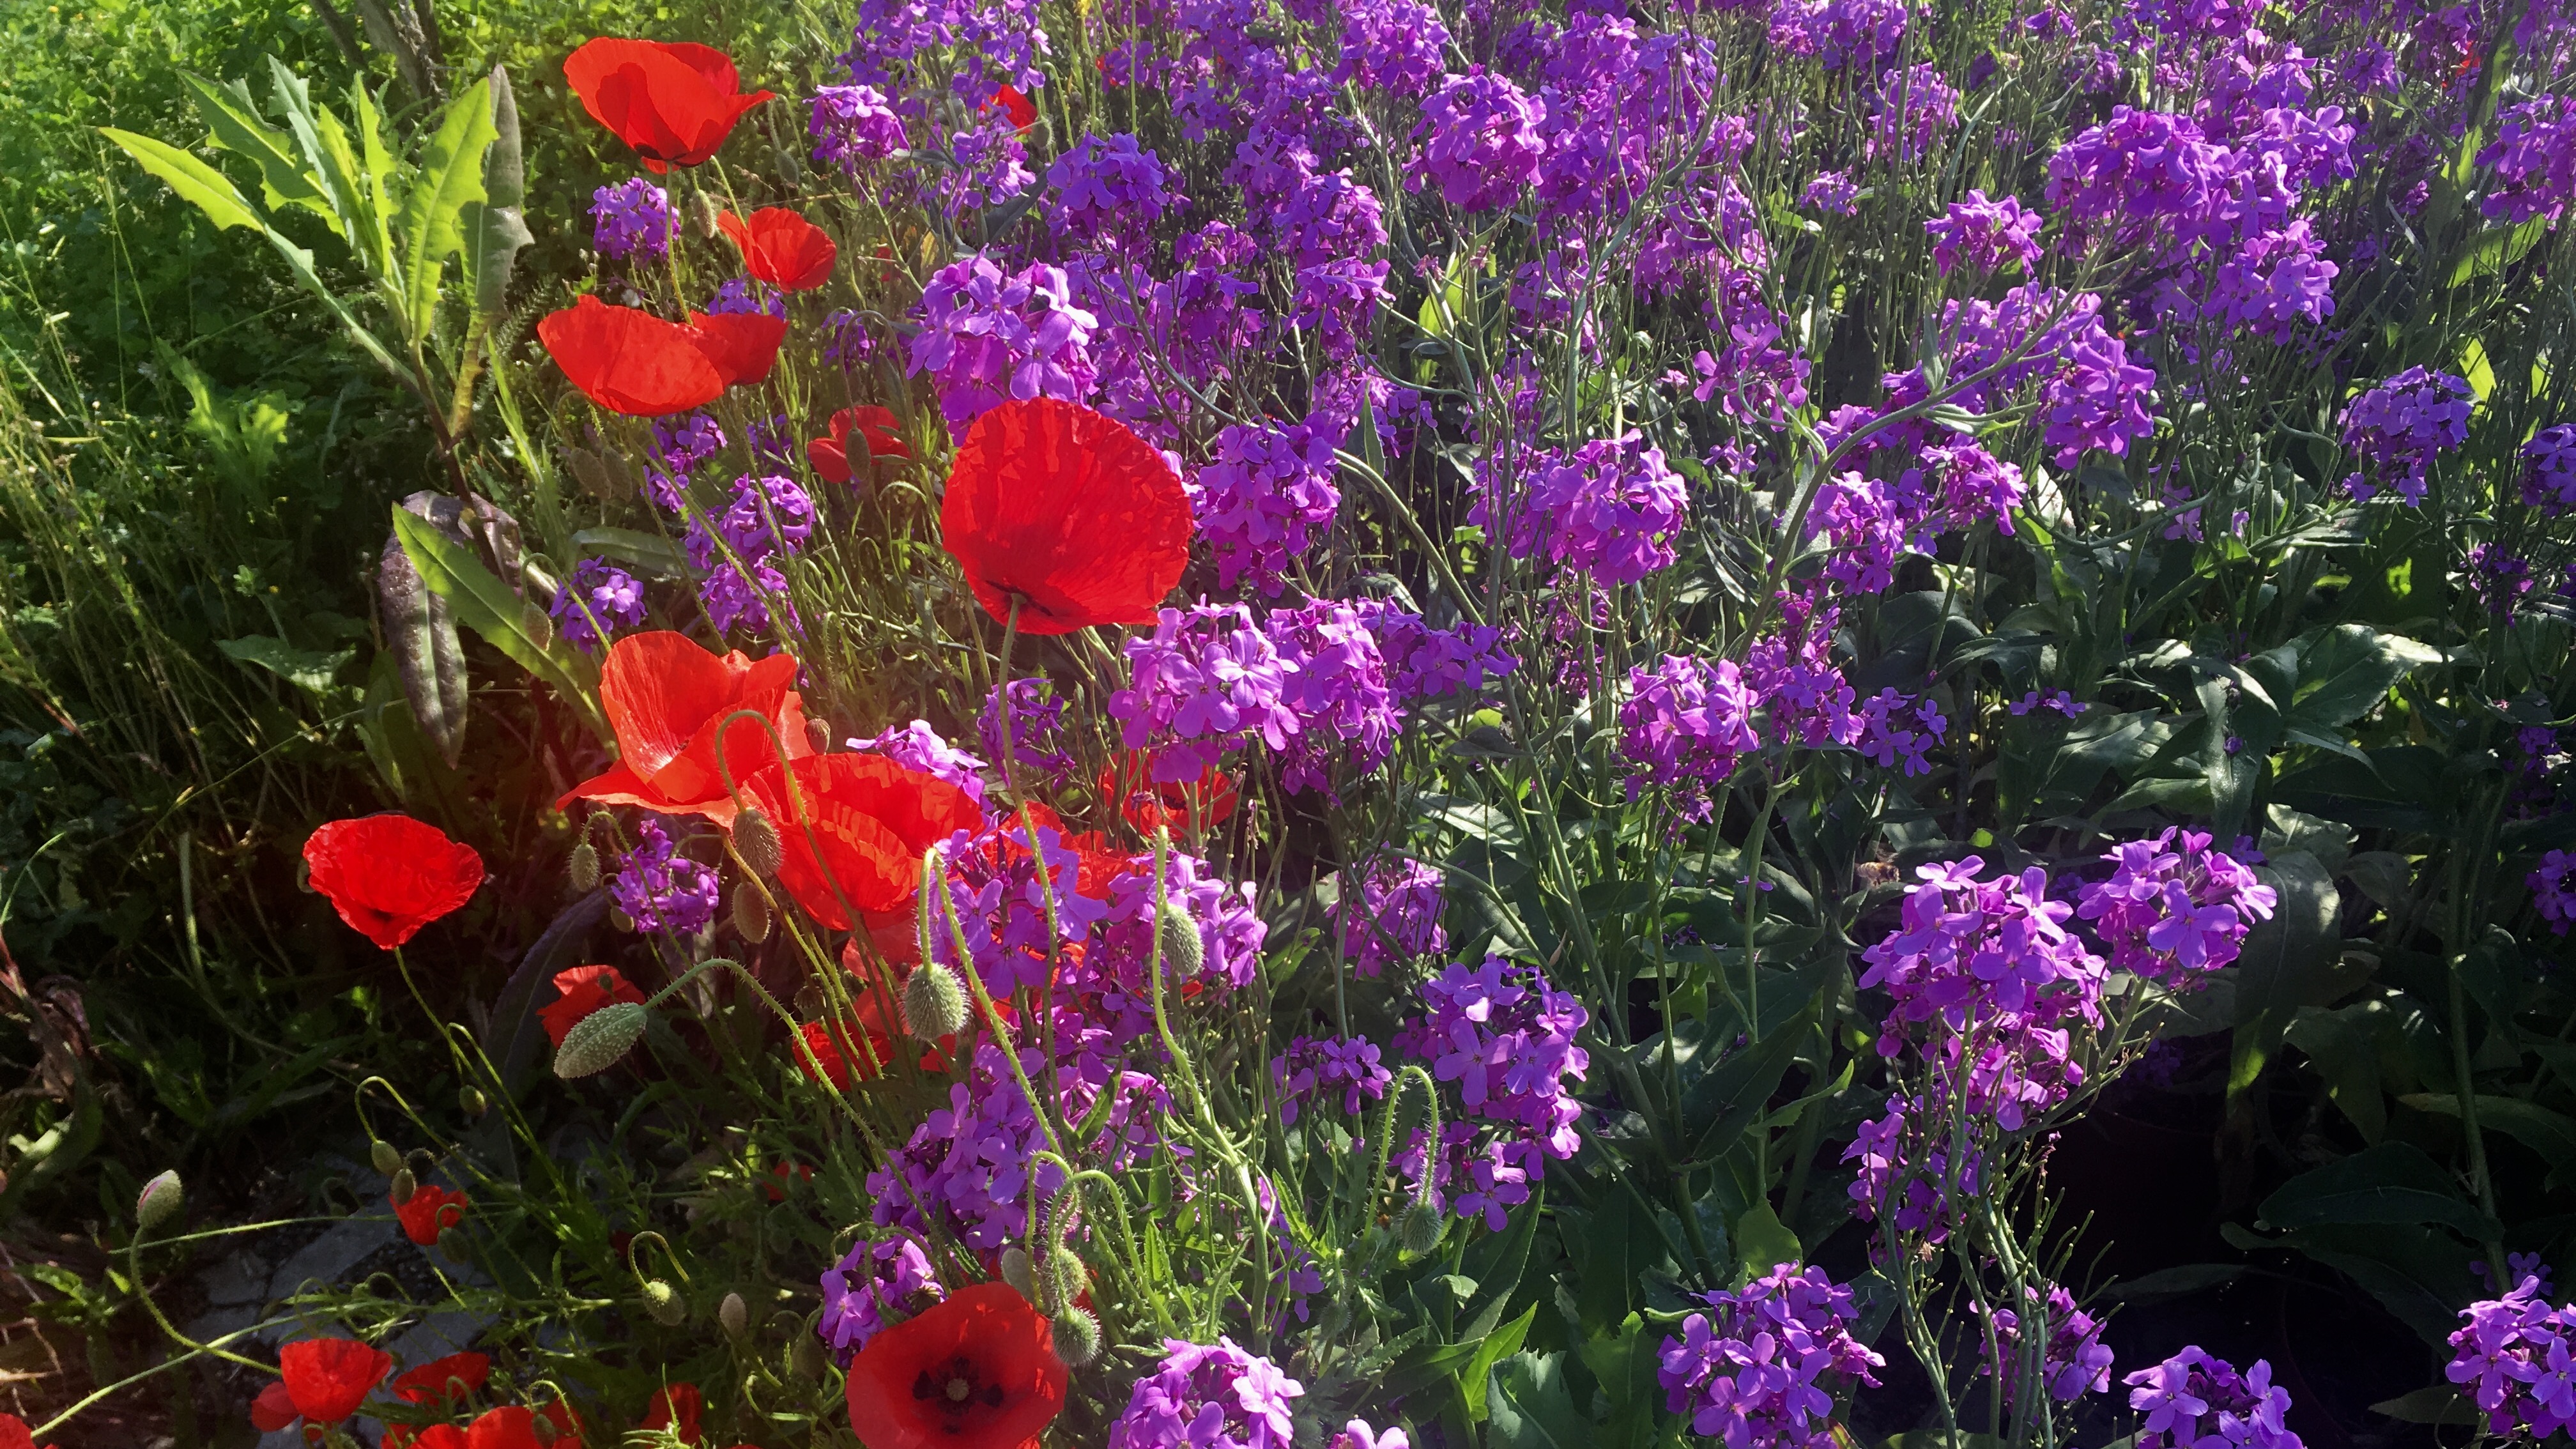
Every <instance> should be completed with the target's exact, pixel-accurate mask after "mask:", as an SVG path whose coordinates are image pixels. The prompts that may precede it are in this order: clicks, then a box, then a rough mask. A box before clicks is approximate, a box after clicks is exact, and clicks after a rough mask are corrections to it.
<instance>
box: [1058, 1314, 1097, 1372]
mask: <svg viewBox="0 0 2576 1449" xmlns="http://www.w3.org/2000/svg"><path fill="white" fill-rule="evenodd" d="M1054 1328H1055V1356H1056V1357H1057V1358H1060V1359H1062V1360H1064V1366H1065V1367H1066V1368H1080V1367H1082V1366H1083V1365H1084V1364H1087V1363H1089V1362H1091V1361H1092V1360H1093V1359H1095V1358H1098V1357H1100V1320H1099V1319H1097V1318H1094V1317H1092V1316H1091V1313H1090V1311H1089V1310H1088V1309H1082V1308H1075V1307H1073V1306H1071V1305H1070V1304H1068V1305H1066V1307H1065V1309H1064V1311H1063V1312H1061V1313H1058V1314H1057V1315H1056V1316H1055V1323H1054Z"/></svg>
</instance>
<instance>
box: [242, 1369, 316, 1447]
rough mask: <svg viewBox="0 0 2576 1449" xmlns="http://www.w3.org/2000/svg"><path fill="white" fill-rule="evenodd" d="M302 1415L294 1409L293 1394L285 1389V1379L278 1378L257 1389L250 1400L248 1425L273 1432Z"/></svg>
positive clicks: (265, 1432) (262, 1430) (264, 1431)
mask: <svg viewBox="0 0 2576 1449" xmlns="http://www.w3.org/2000/svg"><path fill="white" fill-rule="evenodd" d="M302 1417H304V1416H303V1415H301V1414H299V1413H297V1412H296V1411H295V1396H294V1395H293V1394H290V1393H288V1392H287V1391H286V1380H284V1379H279V1380H277V1381H276V1382H274V1383H272V1384H270V1385H269V1386H268V1387H267V1388H264V1389H262V1390H260V1391H259V1397H258V1398H256V1399H253V1400H251V1401H250V1426H251V1427H252V1428H254V1429H257V1430H258V1431H259V1432H261V1433H263V1434H274V1433H276V1432H277V1431H278V1430H280V1429H283V1428H285V1427H286V1426H287V1425H289V1424H292V1423H294V1422H295V1421H296V1420H297V1419H300V1418H302Z"/></svg>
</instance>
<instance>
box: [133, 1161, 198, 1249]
mask: <svg viewBox="0 0 2576 1449" xmlns="http://www.w3.org/2000/svg"><path fill="white" fill-rule="evenodd" d="M186 1205H187V1203H186V1194H185V1193H184V1192H183V1191H182V1190H181V1188H180V1186H179V1173H178V1171H177V1169H175V1168H165V1169H163V1170H162V1171H160V1172H156V1173H154V1174H153V1175H152V1180H151V1181H150V1182H147V1183H145V1184H143V1191H141V1192H140V1193H137V1194H136V1195H135V1198H134V1235H135V1236H136V1237H138V1238H140V1237H142V1236H143V1235H144V1234H145V1233H149V1232H154V1231H157V1230H158V1229H159V1228H160V1227H161V1225H162V1224H164V1223H167V1222H168V1221H170V1220H171V1219H172V1218H175V1217H177V1216H178V1215H179V1209H180V1208H182V1207H185V1206H186Z"/></svg>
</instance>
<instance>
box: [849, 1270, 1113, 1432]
mask: <svg viewBox="0 0 2576 1449" xmlns="http://www.w3.org/2000/svg"><path fill="white" fill-rule="evenodd" d="M1064 1381H1065V1370H1064V1361H1063V1360H1062V1359H1059V1358H1057V1357H1056V1356H1055V1335H1054V1333H1053V1331H1052V1330H1050V1329H1049V1328H1048V1327H1047V1321H1046V1318H1045V1316H1044V1315H1042V1314H1040V1313H1039V1312H1038V1311H1037V1310H1036V1309H1035V1308H1032V1307H1030V1306H1029V1300H1027V1299H1026V1298H1023V1297H1021V1296H1020V1290H1019V1289H1017V1288H1014V1287H1012V1286H1011V1285H1010V1284H1008V1283H978V1284H976V1285H974V1286H973V1287H971V1288H963V1289H960V1290H958V1291H957V1292H955V1293H951V1294H949V1295H948V1297H947V1298H946V1299H944V1300H942V1301H941V1302H940V1303H938V1304H937V1305H935V1306H933V1307H932V1308H930V1309H929V1310H927V1311H926V1312H924V1313H922V1314H921V1315H920V1316H918V1317H915V1318H907V1319H905V1320H904V1321H903V1322H901V1323H898V1324H896V1325H895V1326H894V1327H892V1328H889V1329H886V1330H885V1331H884V1332H882V1333H879V1334H878V1335H876V1336H875V1337H874V1338H871V1339H869V1340H868V1345H867V1347H865V1348H863V1349H861V1350H859V1356H858V1358H857V1359H856V1360H854V1361H853V1362H852V1363H851V1364H850V1377H849V1385H848V1399H849V1406H850V1426H851V1427H852V1428H853V1429H856V1430H858V1432H859V1433H860V1434H861V1435H862V1436H863V1437H864V1438H865V1439H866V1440H867V1444H868V1449H1019V1446H1020V1445H1023V1444H1033V1443H1035V1442H1036V1441H1037V1435H1038V1431H1039V1430H1041V1429H1043V1428H1045V1427H1046V1426H1047V1425H1048V1424H1050V1423H1052V1422H1054V1420H1055V1416H1056V1415H1057V1414H1059V1413H1061V1412H1063V1410H1064Z"/></svg>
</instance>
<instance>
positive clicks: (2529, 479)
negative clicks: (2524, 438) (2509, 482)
mask: <svg viewBox="0 0 2576 1449" xmlns="http://www.w3.org/2000/svg"><path fill="white" fill-rule="evenodd" d="M2522 463H2523V473H2522V501H2523V502H2524V503H2525V504H2526V505H2528V506H2530V507H2533V508H2537V509H2539V510H2540V511H2541V512H2542V513H2544V514H2547V515H2548V516H2550V517H2552V518H2555V517H2558V516H2559V515H2561V514H2564V513H2568V512H2571V511H2576V423H2558V424H2556V425H2554V426H2551V427H2546V428H2542V429H2541V430H2540V431H2538V432H2536V433H2534V434H2532V435H2531V441H2530V442H2527V443H2525V444H2523V445H2522Z"/></svg>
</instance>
